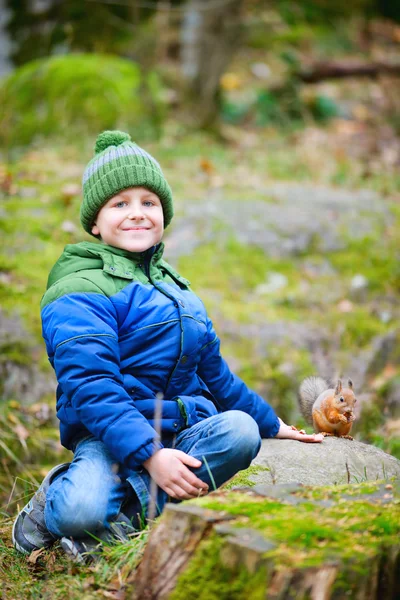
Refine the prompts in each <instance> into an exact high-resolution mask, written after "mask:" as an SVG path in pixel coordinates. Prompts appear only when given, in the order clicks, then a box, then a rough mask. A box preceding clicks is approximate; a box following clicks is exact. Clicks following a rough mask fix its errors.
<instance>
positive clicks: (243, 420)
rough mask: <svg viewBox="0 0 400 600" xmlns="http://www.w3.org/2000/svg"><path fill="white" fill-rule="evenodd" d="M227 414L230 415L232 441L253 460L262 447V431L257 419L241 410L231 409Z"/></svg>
mask: <svg viewBox="0 0 400 600" xmlns="http://www.w3.org/2000/svg"><path fill="white" fill-rule="evenodd" d="M225 414H226V415H228V420H229V435H230V437H231V440H232V441H231V443H232V444H233V445H234V446H235V448H236V450H237V451H238V452H240V453H241V454H242V455H243V456H244V458H247V459H250V461H251V460H253V458H255V457H256V456H257V454H258V452H259V450H260V447H261V437H260V431H259V428H258V425H257V423H256V421H255V420H254V419H253V417H251V416H250V415H248V414H247V413H245V412H242V411H240V410H230V411H228V412H227V413H225Z"/></svg>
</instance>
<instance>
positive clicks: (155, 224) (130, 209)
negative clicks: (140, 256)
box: [92, 187, 164, 252]
mask: <svg viewBox="0 0 400 600" xmlns="http://www.w3.org/2000/svg"><path fill="white" fill-rule="evenodd" d="M92 233H93V234H94V235H100V237H101V240H102V242H103V243H104V244H108V245H109V246H114V247H115V248H122V249H123V250H128V251H129V252H144V251H145V250H148V249H149V248H151V247H152V246H155V245H156V244H158V243H159V242H160V241H161V238H162V236H163V233H164V214H163V209H162V205H161V201H160V199H159V197H158V196H157V195H156V194H155V193H154V192H151V191H150V190H148V189H147V188H145V187H131V188H128V189H126V190H123V191H122V192H119V193H118V194H116V195H115V196H113V197H112V198H110V200H108V201H107V202H106V203H105V204H104V206H102V208H101V209H100V210H99V212H98V214H97V217H96V220H95V224H94V225H93V227H92Z"/></svg>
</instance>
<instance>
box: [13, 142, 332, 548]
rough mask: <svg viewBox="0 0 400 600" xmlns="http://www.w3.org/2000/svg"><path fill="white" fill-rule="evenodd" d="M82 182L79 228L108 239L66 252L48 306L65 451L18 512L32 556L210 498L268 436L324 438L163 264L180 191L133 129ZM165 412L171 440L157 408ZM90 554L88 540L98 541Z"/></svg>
mask: <svg viewBox="0 0 400 600" xmlns="http://www.w3.org/2000/svg"><path fill="white" fill-rule="evenodd" d="M95 152H96V154H95V157H94V158H93V159H92V161H90V162H89V164H88V166H87V167H86V170H85V172H84V176H83V202H82V206H81V223H82V225H83V228H84V229H85V230H86V231H87V232H88V233H90V234H92V235H93V236H94V237H97V238H98V239H99V240H100V243H98V242H96V243H92V242H82V243H80V244H74V245H69V246H66V248H65V250H64V252H63V254H62V256H61V257H60V258H59V260H58V261H57V263H56V264H55V266H54V267H53V269H52V271H51V272H50V275H49V280H48V286H47V291H46V293H45V295H44V297H43V299H42V302H41V310H42V313H41V314H42V323H43V336H44V339H45V342H46V348H47V352H48V356H49V360H50V362H51V364H52V366H53V367H54V369H55V372H56V376H57V380H58V390H57V416H58V418H59V420H60V434H61V442H62V444H63V445H64V446H65V447H66V448H68V449H70V450H72V451H73V452H74V459H73V461H72V463H71V464H70V465H69V464H64V465H59V466H57V467H55V468H54V469H52V471H50V473H49V474H48V475H47V477H46V478H45V479H44V481H43V483H42V485H41V486H40V488H39V490H38V491H37V492H36V494H35V495H34V497H33V498H32V500H31V501H30V502H29V503H28V505H27V506H25V507H24V509H23V510H22V511H21V512H20V513H19V515H18V517H17V519H16V521H15V524H14V528H13V542H14V545H15V547H16V548H17V549H18V550H20V551H21V552H25V553H29V552H31V551H32V550H35V549H37V548H41V547H46V546H50V545H51V544H52V543H53V542H54V541H55V540H56V539H59V538H62V541H61V543H62V546H63V547H64V549H65V550H66V551H67V552H70V553H72V554H75V555H78V556H79V552H80V551H81V550H82V548H83V549H85V548H86V547H87V545H85V544H87V543H88V542H89V541H90V537H89V538H88V534H93V535H95V536H96V537H100V538H102V539H107V538H108V537H110V536H112V535H114V536H115V535H118V536H120V537H124V528H125V531H126V529H127V528H128V529H129V527H131V528H132V527H133V528H134V529H138V528H140V519H141V518H142V519H144V520H145V519H146V518H147V517H148V516H149V505H150V501H151V494H150V488H151V485H152V482H153V486H154V484H156V489H157V494H156V499H155V500H156V507H157V512H158V514H159V513H160V512H161V511H162V509H163V506H164V504H165V503H166V502H167V500H168V497H170V498H172V499H173V500H174V501H180V500H183V499H189V498H194V497H196V496H199V495H202V494H206V493H207V492H208V490H210V489H212V486H214V485H216V486H217V487H218V486H220V485H222V484H223V483H224V482H225V481H227V480H228V479H230V478H231V477H232V476H233V475H234V474H235V473H237V471H239V470H241V469H245V468H247V467H248V466H249V464H250V463H251V461H252V460H253V458H254V457H255V456H256V455H257V453H258V451H259V449H260V444H261V437H278V438H292V439H297V440H300V441H304V442H320V441H322V439H323V438H322V436H320V435H311V436H309V435H306V434H305V433H304V432H299V431H297V430H296V429H295V428H294V427H290V426H288V425H285V424H284V423H283V422H282V421H281V420H280V419H279V418H278V417H277V416H276V414H275V412H274V410H273V409H272V407H271V406H269V405H268V404H267V403H266V402H265V401H264V400H263V399H262V398H261V397H260V396H258V395H257V394H256V393H255V392H253V391H252V390H250V389H249V388H247V386H246V385H245V384H244V383H243V381H241V380H240V379H239V378H238V377H237V376H236V375H234V374H232V373H231V371H230V370H229V368H228V366H227V364H226V362H225V361H224V360H223V358H222V356H221V355H220V351H219V340H218V338H217V336H216V334H215V332H214V329H213V326H212V323H211V321H210V319H209V318H208V317H207V314H206V311H205V309H204V306H203V304H202V302H201V301H200V299H199V298H198V297H197V296H196V295H195V294H194V293H193V292H192V291H191V290H190V288H189V282H188V281H187V280H186V279H184V278H183V277H181V276H180V275H179V274H178V273H176V271H174V269H172V267H170V266H169V265H168V264H167V263H166V262H164V260H163V259H162V253H163V244H162V242H161V239H162V236H163V232H164V228H165V227H167V226H168V225H169V223H170V221H171V219H172V216H173V205H172V194H171V190H170V188H169V186H168V183H167V182H166V180H165V178H164V175H163V173H162V171H161V168H160V166H159V164H158V163H157V162H156V160H155V159H154V158H153V157H152V156H150V155H149V154H148V153H147V152H145V151H144V150H142V149H141V148H139V146H137V145H136V144H134V143H133V142H131V141H130V137H129V135H128V134H125V133H122V132H118V131H115V132H103V133H102V134H100V135H99V137H98V139H97V141H96V146H95ZM158 413H160V418H161V420H160V425H161V427H160V435H159V434H158V433H157V431H156V428H157V427H158V425H157V422H158V421H159V419H157V414H158ZM89 546H90V544H89Z"/></svg>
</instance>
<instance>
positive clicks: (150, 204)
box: [143, 200, 154, 206]
mask: <svg viewBox="0 0 400 600" xmlns="http://www.w3.org/2000/svg"><path fill="white" fill-rule="evenodd" d="M153 205H154V202H153V201H152V200H145V201H144V202H143V206H153Z"/></svg>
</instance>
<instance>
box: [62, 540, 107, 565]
mask: <svg viewBox="0 0 400 600" xmlns="http://www.w3.org/2000/svg"><path fill="white" fill-rule="evenodd" d="M60 546H61V548H62V549H63V550H64V552H65V554H66V555H67V556H68V558H70V559H71V560H72V561H73V562H75V563H77V564H78V565H87V564H89V563H91V562H95V561H96V560H98V558H99V555H100V554H101V552H102V551H103V547H102V543H101V542H99V541H98V540H96V539H94V538H91V537H85V538H81V539H79V540H76V539H73V538H68V537H62V538H61V540H60Z"/></svg>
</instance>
